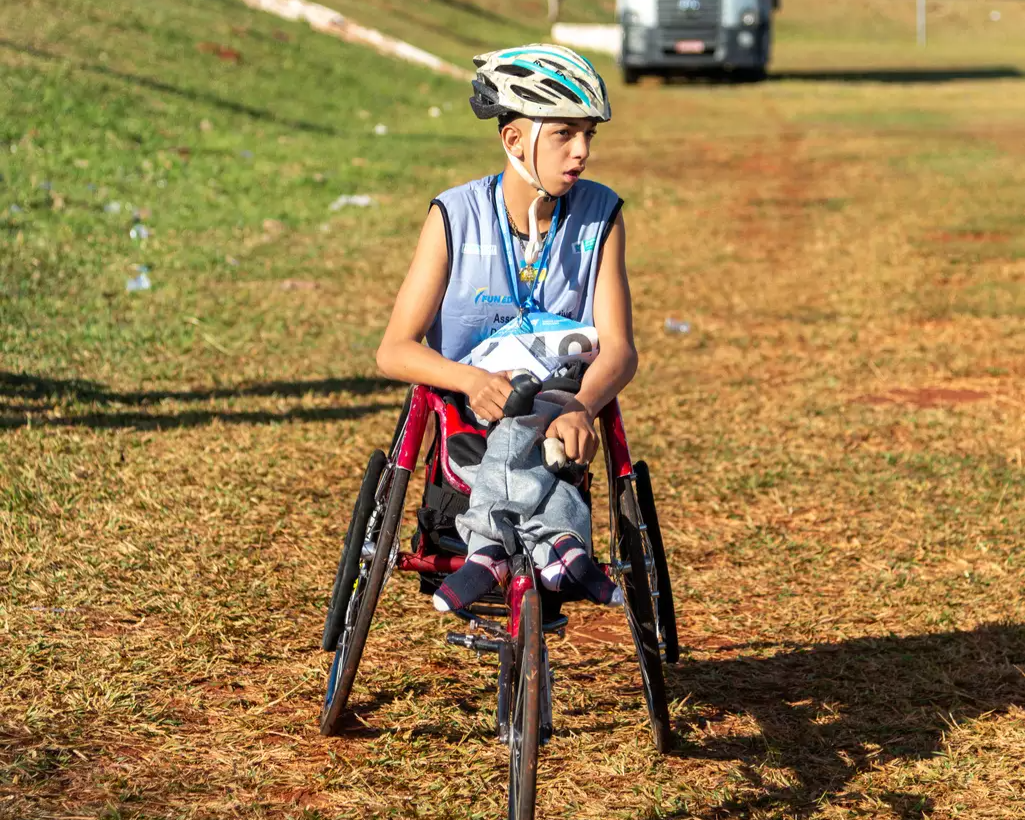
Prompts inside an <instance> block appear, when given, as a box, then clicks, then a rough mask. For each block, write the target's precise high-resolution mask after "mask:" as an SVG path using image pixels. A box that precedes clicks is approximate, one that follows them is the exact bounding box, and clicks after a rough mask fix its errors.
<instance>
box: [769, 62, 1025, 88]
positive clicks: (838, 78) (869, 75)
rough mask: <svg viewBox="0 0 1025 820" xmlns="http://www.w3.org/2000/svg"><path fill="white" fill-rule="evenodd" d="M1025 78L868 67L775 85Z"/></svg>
mask: <svg viewBox="0 0 1025 820" xmlns="http://www.w3.org/2000/svg"><path fill="white" fill-rule="evenodd" d="M1022 77H1025V74H1023V73H1022V72H1021V71H1020V70H1019V69H1017V68H1015V67H1014V66H978V67H974V68H971V67H969V68H865V69H856V68H855V69H823V70H807V71H805V70H798V71H780V72H773V73H771V74H770V75H769V76H768V78H767V79H768V80H770V81H772V82H794V81H808V82H825V83H829V82H834V83H912V84H915V83H920V84H929V83H953V82H962V81H971V80H1013V79H1020V78H1022Z"/></svg>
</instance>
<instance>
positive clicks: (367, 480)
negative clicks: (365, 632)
mask: <svg viewBox="0 0 1025 820" xmlns="http://www.w3.org/2000/svg"><path fill="white" fill-rule="evenodd" d="M387 462H388V458H387V457H386V456H385V454H384V453H383V452H381V451H380V450H375V451H374V453H373V455H371V456H370V463H369V464H367V469H366V472H365V473H364V474H363V483H362V484H360V487H359V495H358V496H356V507H355V508H354V509H353V511H352V518H350V519H349V527H348V529H347V530H346V531H345V541H344V542H343V544H342V554H341V557H340V558H339V559H338V570H337V572H336V573H335V584H334V587H333V588H332V589H331V602H330V603H329V604H328V608H327V619H326V620H325V621H324V635H323V637H322V638H321V642H320V645H321V648H322V649H323V650H324V651H325V652H334V651H335V650H336V649H337V648H338V638H339V636H340V635H341V634H342V628H343V625H344V622H345V613H346V610H347V609H348V607H349V598H350V597H351V596H352V589H353V586H354V585H355V583H356V577H357V575H358V574H359V568H360V553H361V552H362V550H363V543H364V541H366V540H367V525H368V524H369V523H370V516H371V514H372V513H373V511H374V496H375V495H376V494H377V485H378V484H379V483H380V481H381V473H382V472H383V471H384V465H385V464H387Z"/></svg>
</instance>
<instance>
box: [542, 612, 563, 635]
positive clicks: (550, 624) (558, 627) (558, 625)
mask: <svg viewBox="0 0 1025 820" xmlns="http://www.w3.org/2000/svg"><path fill="white" fill-rule="evenodd" d="M568 623H569V618H567V617H566V616H565V615H560V616H559V617H558V618H553V619H552V620H550V621H546V622H545V623H543V624H541V631H542V632H561V631H562V630H563V629H565V628H566V624H568Z"/></svg>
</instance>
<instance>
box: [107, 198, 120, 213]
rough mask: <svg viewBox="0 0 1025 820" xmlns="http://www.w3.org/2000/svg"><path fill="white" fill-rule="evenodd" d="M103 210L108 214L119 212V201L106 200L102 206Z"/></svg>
mask: <svg viewBox="0 0 1025 820" xmlns="http://www.w3.org/2000/svg"><path fill="white" fill-rule="evenodd" d="M103 212H104V213H108V214H119V213H121V203H120V202H117V201H115V202H108V203H107V204H106V205H104V206H103Z"/></svg>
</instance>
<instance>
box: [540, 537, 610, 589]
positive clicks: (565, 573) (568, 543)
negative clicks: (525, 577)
mask: <svg viewBox="0 0 1025 820" xmlns="http://www.w3.org/2000/svg"><path fill="white" fill-rule="evenodd" d="M552 552H554V553H555V557H554V558H553V559H552V562H551V563H550V564H548V566H546V567H544V568H542V570H541V583H542V584H544V587H545V589H548V590H551V591H552V592H562V591H568V592H571V593H572V592H573V591H575V590H574V589H573V588H574V587H576V590H579V591H580V592H582V593H583V594H584V596H585V597H587V598H589V599H590V600H591V601H593V602H594V603H596V604H605V605H607V606H621V605H622V603H623V590H621V589H620V588H619V585H618V584H616V583H615V582H614V581H613V580H612V579H611V578H609V577H608V576H607V575H606V574H605V573H604V572H602V571H601V568H600V567H599V566H598V565H597V564H596V563H595V562H594V561H593V560H592V559H591V557H590V556H589V555H588V554H587V551H586V550H585V549H584V546H583V544H581V543H580V541H578V540H577V538H576V536H573V535H564V536H562V537H561V538H559V539H558V540H557V541H556V542H555V544H554V545H553V546H552Z"/></svg>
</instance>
